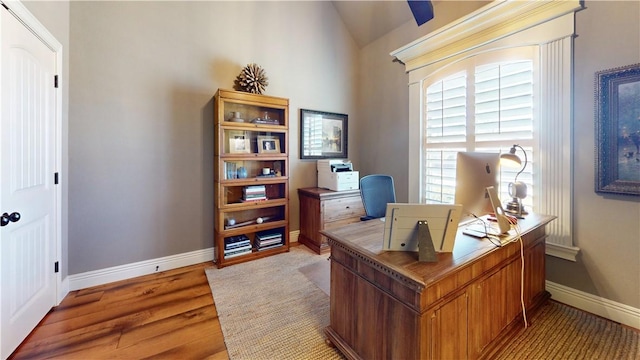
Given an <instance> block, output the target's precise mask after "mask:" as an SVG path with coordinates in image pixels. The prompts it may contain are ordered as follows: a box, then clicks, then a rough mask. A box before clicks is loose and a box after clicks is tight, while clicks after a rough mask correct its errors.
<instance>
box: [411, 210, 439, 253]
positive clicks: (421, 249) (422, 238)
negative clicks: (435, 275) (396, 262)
mask: <svg viewBox="0 0 640 360" xmlns="http://www.w3.org/2000/svg"><path fill="white" fill-rule="evenodd" d="M416 226H417V227H418V231H416V236H417V237H418V261H420V262H437V261H438V255H437V254H436V249H435V248H434V247H433V241H432V240H431V232H430V231H429V223H427V221H426V220H421V221H418V223H417V224H416Z"/></svg>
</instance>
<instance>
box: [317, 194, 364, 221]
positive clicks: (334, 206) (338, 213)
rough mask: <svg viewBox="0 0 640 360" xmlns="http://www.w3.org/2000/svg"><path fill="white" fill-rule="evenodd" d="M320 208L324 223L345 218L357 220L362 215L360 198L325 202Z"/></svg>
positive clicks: (362, 209) (362, 207)
mask: <svg viewBox="0 0 640 360" xmlns="http://www.w3.org/2000/svg"><path fill="white" fill-rule="evenodd" d="M322 206H323V209H322V213H323V214H324V222H325V223H327V222H332V221H336V220H342V219H345V218H359V217H360V216H363V215H364V206H363V205H362V200H361V199H360V196H354V197H348V198H340V199H331V200H327V201H324V202H323V203H322Z"/></svg>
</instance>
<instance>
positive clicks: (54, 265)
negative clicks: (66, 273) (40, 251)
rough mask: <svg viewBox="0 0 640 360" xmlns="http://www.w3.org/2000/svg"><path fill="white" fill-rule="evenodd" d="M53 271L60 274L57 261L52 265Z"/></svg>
mask: <svg viewBox="0 0 640 360" xmlns="http://www.w3.org/2000/svg"><path fill="white" fill-rule="evenodd" d="M53 271H54V272H56V273H58V272H60V263H59V262H58V261H56V263H55V264H53Z"/></svg>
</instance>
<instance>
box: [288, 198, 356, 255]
mask: <svg viewBox="0 0 640 360" xmlns="http://www.w3.org/2000/svg"><path fill="white" fill-rule="evenodd" d="M298 198H299V199H300V236H299V237H298V242H299V243H301V244H304V245H306V246H307V247H309V248H310V249H311V250H313V251H315V252H316V253H318V254H321V253H325V252H328V251H329V244H328V243H327V238H326V237H325V236H324V235H322V234H320V231H321V230H327V229H332V228H335V227H340V226H344V225H347V224H351V223H354V222H360V217H361V216H364V215H365V211H364V205H362V198H361V197H360V190H345V191H331V190H327V189H322V188H317V187H315V188H304V189H298Z"/></svg>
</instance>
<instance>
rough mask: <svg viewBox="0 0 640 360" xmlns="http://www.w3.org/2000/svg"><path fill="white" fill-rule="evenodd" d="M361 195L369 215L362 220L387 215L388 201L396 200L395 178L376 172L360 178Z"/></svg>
mask: <svg viewBox="0 0 640 360" xmlns="http://www.w3.org/2000/svg"><path fill="white" fill-rule="evenodd" d="M360 196H362V204H363V205H364V211H365V212H366V213H367V216H365V217H362V218H361V220H369V219H377V218H381V217H384V216H385V212H386V210H387V204H388V203H394V202H396V190H395V186H394V184H393V178H392V177H391V176H389V175H383V174H374V175H367V176H364V177H362V178H361V179H360Z"/></svg>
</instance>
